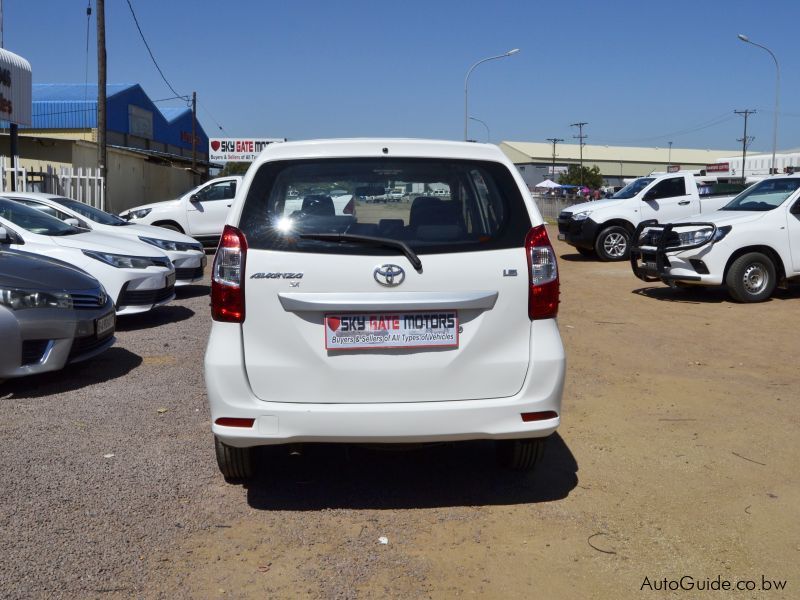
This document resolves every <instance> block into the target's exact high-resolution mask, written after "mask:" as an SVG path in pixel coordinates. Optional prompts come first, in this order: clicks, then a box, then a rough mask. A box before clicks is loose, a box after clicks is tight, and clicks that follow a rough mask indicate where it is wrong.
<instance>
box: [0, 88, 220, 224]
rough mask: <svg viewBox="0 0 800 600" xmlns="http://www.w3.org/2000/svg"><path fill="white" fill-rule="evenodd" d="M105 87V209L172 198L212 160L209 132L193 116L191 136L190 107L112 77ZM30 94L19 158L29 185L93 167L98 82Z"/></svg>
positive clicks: (2, 141) (1, 147) (1, 140)
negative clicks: (164, 103) (159, 102)
mask: <svg viewBox="0 0 800 600" xmlns="http://www.w3.org/2000/svg"><path fill="white" fill-rule="evenodd" d="M106 94H107V100H106V116H107V119H106V122H107V135H106V143H107V146H108V154H107V168H106V173H107V181H106V188H107V190H108V195H107V197H106V198H105V209H106V210H108V211H110V212H119V211H121V210H124V209H125V208H129V207H131V206H135V205H137V204H142V203H144V202H154V201H158V200H165V199H169V198H174V197H176V196H178V195H180V194H181V193H183V192H185V191H186V190H188V189H190V188H191V187H193V186H194V185H196V184H197V183H200V181H201V180H202V179H204V178H206V177H207V175H208V170H209V168H210V167H213V166H215V165H212V164H210V163H209V162H208V136H207V135H206V133H205V131H204V129H203V127H202V125H201V124H200V123H199V122H195V124H194V138H193V137H192V125H193V120H194V118H193V115H192V111H191V109H190V108H188V107H179V108H159V107H157V106H156V104H155V103H154V102H153V101H152V100H151V99H150V98H149V97H148V96H147V94H146V93H145V92H144V90H143V89H142V87H141V86H140V85H138V84H110V85H108V86H107V87H106ZM32 99H33V102H32V119H31V124H30V126H25V127H20V130H19V132H20V135H19V157H20V160H19V164H20V166H21V167H23V168H25V169H26V175H27V177H28V178H29V181H30V182H31V184H32V185H33V187H34V188H35V189H42V190H44V189H52V185H51V184H52V183H53V180H54V179H57V178H58V177H60V176H61V175H60V174H61V173H63V172H64V169H68V170H71V171H72V172H73V173H81V174H84V175H85V174H86V173H89V172H91V173H96V171H95V170H96V169H97V145H96V142H97V85H96V84H88V85H84V84H47V83H46V84H34V85H33V92H32ZM193 141H194V144H193V143H192V142H193ZM8 154H9V138H8V135H0V155H5V156H8ZM193 155H194V160H193ZM193 164H194V170H193V169H192V165H193ZM89 170H91V171H89Z"/></svg>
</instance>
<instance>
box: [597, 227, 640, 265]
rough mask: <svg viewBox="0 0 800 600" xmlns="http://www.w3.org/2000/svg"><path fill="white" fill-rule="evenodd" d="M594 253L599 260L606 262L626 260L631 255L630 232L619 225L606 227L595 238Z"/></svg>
mask: <svg viewBox="0 0 800 600" xmlns="http://www.w3.org/2000/svg"><path fill="white" fill-rule="evenodd" d="M594 251H595V252H597V256H598V257H599V258H600V260H603V261H606V262H611V261H619V260H628V257H630V255H631V233H630V231H628V230H627V229H625V228H624V227H621V226H619V225H612V226H611V227H606V228H605V229H603V230H602V231H601V232H600V233H599V235H598V236H597V239H596V240H595V242H594Z"/></svg>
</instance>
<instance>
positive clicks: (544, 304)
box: [525, 225, 559, 320]
mask: <svg viewBox="0 0 800 600" xmlns="http://www.w3.org/2000/svg"><path fill="white" fill-rule="evenodd" d="M525 253H526V255H527V257H528V317H529V318H530V319H531V320H534V319H551V318H554V317H556V316H557V315H558V294H559V282H558V265H557V264H556V253H555V250H553V246H552V245H551V244H550V238H549V237H547V229H545V226H544V225H538V226H536V227H533V228H532V229H531V230H530V231H529V232H528V236H527V237H526V238H525Z"/></svg>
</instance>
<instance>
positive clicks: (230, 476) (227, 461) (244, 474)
mask: <svg viewBox="0 0 800 600" xmlns="http://www.w3.org/2000/svg"><path fill="white" fill-rule="evenodd" d="M214 449H215V450H216V454H217V466H218V467H219V470H220V472H221V473H222V476H223V477H225V481H227V482H228V483H238V482H244V481H247V480H248V479H250V477H252V476H253V449H252V448H235V447H233V446H228V445H227V444H225V443H223V442H221V441H220V440H219V438H217V437H216V436H214Z"/></svg>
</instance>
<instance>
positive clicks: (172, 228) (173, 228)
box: [157, 223, 184, 233]
mask: <svg viewBox="0 0 800 600" xmlns="http://www.w3.org/2000/svg"><path fill="white" fill-rule="evenodd" d="M157 225H158V226H159V227H163V228H164V229H169V230H170V231H177V232H178V233H183V232H184V231H183V229H181V228H180V227H179V226H178V225H175V224H173V223H157Z"/></svg>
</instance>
